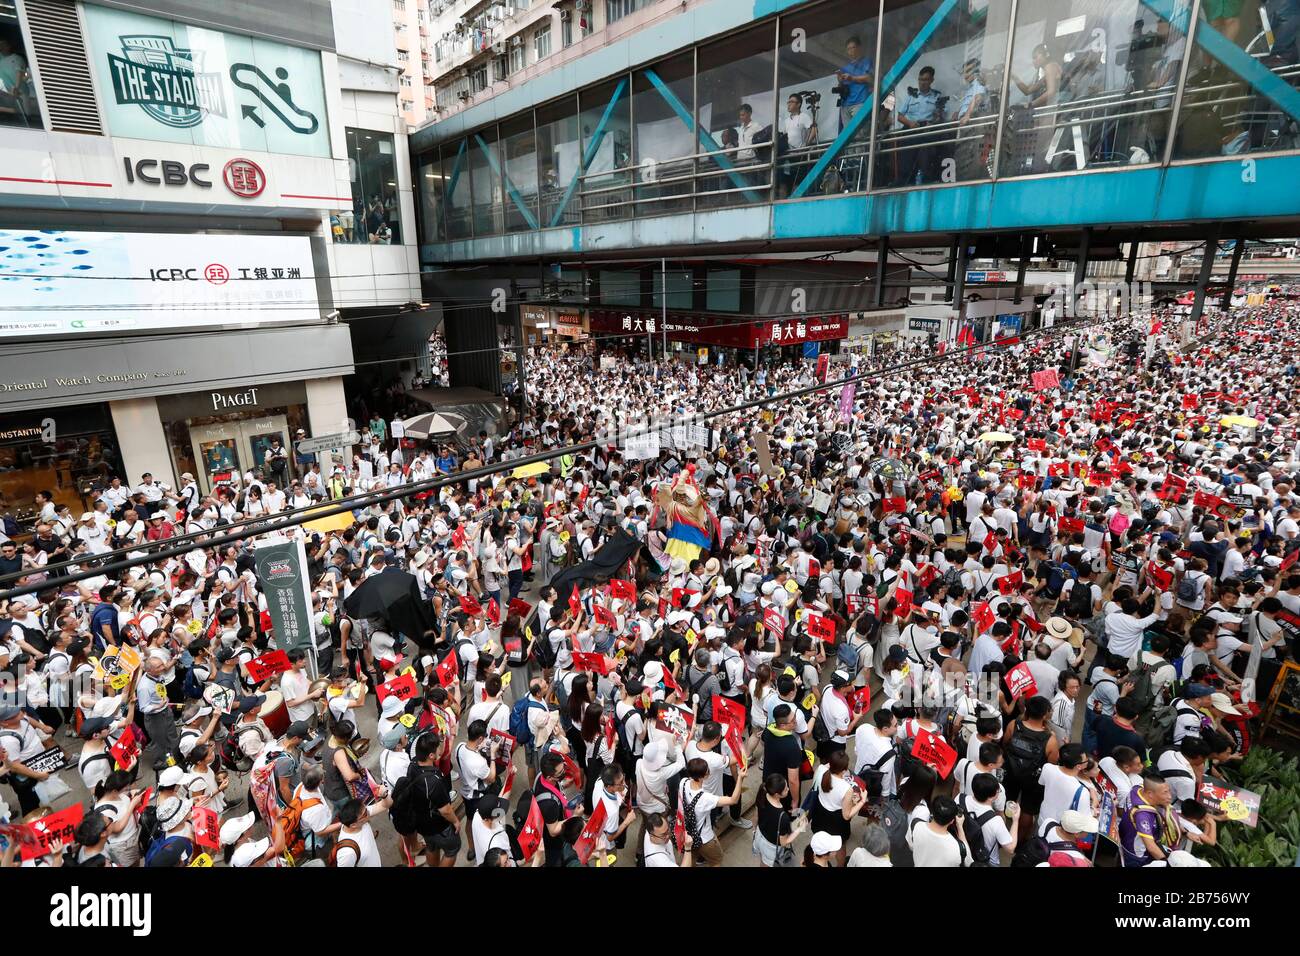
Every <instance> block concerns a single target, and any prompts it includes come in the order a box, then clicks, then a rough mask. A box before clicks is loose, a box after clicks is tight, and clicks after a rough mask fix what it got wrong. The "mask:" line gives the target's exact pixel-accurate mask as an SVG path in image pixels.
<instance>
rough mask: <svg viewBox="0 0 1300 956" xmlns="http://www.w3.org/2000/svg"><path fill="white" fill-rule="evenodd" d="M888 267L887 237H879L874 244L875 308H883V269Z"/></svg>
mask: <svg viewBox="0 0 1300 956" xmlns="http://www.w3.org/2000/svg"><path fill="white" fill-rule="evenodd" d="M888 265H889V237H888V236H881V237H880V241H879V242H878V243H876V308H877V309H883V308H884V307H885V269H886V268H887V267H888Z"/></svg>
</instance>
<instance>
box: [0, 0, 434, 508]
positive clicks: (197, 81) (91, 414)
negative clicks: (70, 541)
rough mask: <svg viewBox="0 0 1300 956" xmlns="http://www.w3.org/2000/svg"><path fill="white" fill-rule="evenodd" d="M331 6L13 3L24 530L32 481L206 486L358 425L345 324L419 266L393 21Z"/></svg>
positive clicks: (11, 480)
mask: <svg viewBox="0 0 1300 956" xmlns="http://www.w3.org/2000/svg"><path fill="white" fill-rule="evenodd" d="M357 6H360V4H359V3H358V4H357ZM352 14H353V19H355V18H356V17H355V14H356V11H352ZM336 17H341V18H342V20H343V22H344V24H345V25H347V21H348V19H349V10H348V8H347V7H346V6H345V5H344V6H340V7H339V9H337V10H335V9H332V8H331V5H330V4H329V3H328V2H326V0H304V2H301V3H295V4H293V5H292V8H290V7H289V6H288V5H284V4H276V3H271V2H269V0H268V2H265V3H257V2H249V3H241V4H238V5H225V4H218V5H213V4H200V3H198V2H194V0H144V2H136V0H133V2H131V3H120V4H119V3H114V2H111V0H109V2H105V3H78V2H72V0H17V3H16V4H5V5H0V44H3V45H4V46H5V47H6V49H4V50H3V52H4V54H5V55H4V57H3V58H0V64H3V66H2V67H0V172H3V174H4V175H2V176H0V289H3V290H4V295H3V296H0V505H2V506H3V510H5V511H7V512H9V513H10V514H12V515H13V516H14V517H15V518H16V519H17V520H18V521H19V524H20V526H21V525H22V524H23V520H24V519H25V518H26V517H29V512H30V508H31V504H32V497H33V495H34V494H35V493H36V492H37V491H51V492H53V493H54V496H55V498H56V500H57V501H59V502H60V503H62V504H67V505H69V507H71V508H72V509H73V510H74V511H78V510H85V509H86V506H87V505H88V503H89V502H90V501H91V500H93V494H94V489H95V486H96V484H97V483H101V482H103V481H104V480H106V479H107V478H109V477H111V476H113V475H120V476H122V477H124V478H125V479H126V480H127V481H128V482H130V483H131V484H135V483H137V482H138V481H139V480H140V477H141V475H142V474H144V473H146V472H147V473H151V474H152V475H153V476H154V477H155V478H156V479H158V480H160V481H163V482H165V483H167V484H169V485H172V486H176V485H177V484H178V483H179V481H180V477H181V475H182V474H185V473H189V474H192V475H193V476H194V477H195V479H196V480H197V481H198V483H199V485H200V486H201V487H202V488H203V489H204V490H207V489H209V488H210V487H212V485H213V483H214V482H215V481H217V480H220V479H221V477H222V476H223V475H225V474H227V473H230V472H235V471H238V472H246V471H248V470H250V469H252V468H255V467H259V466H261V465H262V464H264V462H265V461H266V453H267V450H268V449H269V448H271V447H272V446H273V444H274V443H275V441H276V440H279V442H280V443H281V444H283V445H284V446H286V447H292V444H293V442H294V440H295V438H296V437H297V436H298V433H299V430H301V431H302V432H303V433H305V434H306V435H323V434H333V433H335V432H339V431H343V430H345V426H346V421H347V409H346V401H345V396H344V387H343V378H344V376H347V375H350V374H352V372H353V370H354V362H353V351H352V344H351V334H350V330H349V328H348V326H347V325H346V324H344V322H342V321H341V320H343V319H346V317H347V312H348V310H353V309H367V310H370V311H374V310H375V309H376V308H382V307H384V306H385V305H386V304H387V303H390V302H391V303H402V302H407V301H410V300H411V299H412V298H415V297H417V296H418V282H417V281H416V279H415V277H414V275H412V274H411V273H412V272H413V268H414V267H413V265H412V263H413V259H414V245H413V243H414V209H413V206H412V203H411V190H410V171H409V162H408V159H407V157H408V150H407V146H406V141H405V125H404V123H402V121H401V120H400V117H398V116H397V114H396V102H397V89H398V82H397V79H396V69H395V64H391V63H387V62H386V61H385V60H384V59H375V58H374V57H371V56H368V55H367V49H366V47H365V44H366V43H368V44H369V46H370V49H371V50H374V49H379V48H381V47H382V48H383V49H384V50H387V49H389V48H390V47H391V36H390V35H389V34H387V33H386V32H376V33H375V34H374V35H373V36H372V37H371V39H370V40H367V41H364V42H362V41H360V40H358V39H357V38H358V36H360V35H359V34H358V33H357V32H356V31H355V30H351V29H349V30H339V29H338V25H337V24H336ZM372 19H373V18H372ZM336 37H340V38H343V39H345V40H346V43H345V44H340V43H339V42H336ZM376 37H377V38H378V39H376ZM358 42H362V49H360V50H352V49H350V48H348V47H349V45H351V44H355V43H358ZM375 142H379V143H380V144H381V145H379V146H372V145H369V144H373V143H375ZM343 223H348V224H349V227H350V228H349V229H345V228H343ZM363 237H364V241H363ZM322 458H323V463H324V464H325V465H326V466H328V465H329V464H330V463H331V462H330V459H329V456H328V454H326V455H323V456H322ZM289 459H290V463H289V465H288V466H287V468H286V469H285V471H284V473H283V474H282V475H281V477H282V478H285V479H289V478H292V477H294V476H295V475H296V474H297V472H298V471H299V470H300V469H302V468H304V467H306V462H305V461H303V462H298V461H297V460H295V458H294V456H292V455H290V456H289Z"/></svg>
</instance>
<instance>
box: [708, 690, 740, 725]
mask: <svg viewBox="0 0 1300 956" xmlns="http://www.w3.org/2000/svg"><path fill="white" fill-rule="evenodd" d="M713 719H714V720H716V721H717V722H718V723H720V724H730V725H732V726H735V727H741V728H743V727H744V726H745V705H744V704H742V703H741V702H740V701H738V700H731V699H730V698H727V697H722V696H720V695H718V694H714V695H713Z"/></svg>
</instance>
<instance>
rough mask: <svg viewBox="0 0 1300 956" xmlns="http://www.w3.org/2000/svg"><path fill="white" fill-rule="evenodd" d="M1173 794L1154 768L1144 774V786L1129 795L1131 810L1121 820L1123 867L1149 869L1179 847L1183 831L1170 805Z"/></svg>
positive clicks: (1135, 788)
mask: <svg viewBox="0 0 1300 956" xmlns="http://www.w3.org/2000/svg"><path fill="white" fill-rule="evenodd" d="M1172 803H1173V792H1172V791H1171V790H1170V789H1169V784H1168V783H1167V782H1166V781H1165V778H1164V777H1163V776H1162V775H1161V774H1160V772H1159V771H1157V770H1155V769H1148V770H1147V771H1146V772H1145V773H1143V774H1142V783H1141V785H1140V786H1137V787H1134V788H1133V791H1132V793H1130V794H1129V808H1128V811H1127V812H1126V813H1124V814H1123V815H1122V816H1121V817H1120V820H1119V841H1120V849H1121V851H1122V852H1123V854H1124V861H1123V862H1124V866H1146V865H1147V864H1149V863H1151V862H1152V861H1158V860H1168V858H1169V854H1170V852H1172V851H1173V850H1175V849H1177V848H1178V845H1179V843H1180V842H1181V840H1182V831H1181V829H1180V827H1179V825H1178V818H1177V816H1176V815H1175V814H1174V811H1173V808H1172V806H1171V804H1172Z"/></svg>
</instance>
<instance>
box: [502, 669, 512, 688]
mask: <svg viewBox="0 0 1300 956" xmlns="http://www.w3.org/2000/svg"><path fill="white" fill-rule="evenodd" d="M510 677H511V674H510V672H509V671H506V672H505V673H504V674H502V675H501V686H502V687H509V686H510Z"/></svg>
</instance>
